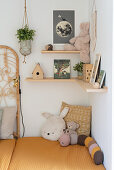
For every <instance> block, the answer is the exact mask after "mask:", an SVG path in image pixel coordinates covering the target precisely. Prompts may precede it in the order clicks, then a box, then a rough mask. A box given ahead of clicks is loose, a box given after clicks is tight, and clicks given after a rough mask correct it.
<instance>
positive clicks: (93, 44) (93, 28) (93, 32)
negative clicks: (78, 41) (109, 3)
mask: <svg viewBox="0 0 114 170" xmlns="http://www.w3.org/2000/svg"><path fill="white" fill-rule="evenodd" d="M90 37H91V45H90V47H91V51H92V52H94V51H95V48H96V41H97V10H96V2H95V0H94V2H93V7H92V14H91V33H90Z"/></svg>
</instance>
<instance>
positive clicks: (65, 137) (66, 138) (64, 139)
mask: <svg viewBox="0 0 114 170" xmlns="http://www.w3.org/2000/svg"><path fill="white" fill-rule="evenodd" d="M59 142H60V145H61V146H68V145H69V144H70V134H69V131H67V130H66V129H64V131H63V134H62V135H61V137H60V138H59Z"/></svg>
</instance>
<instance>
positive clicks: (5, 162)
mask: <svg viewBox="0 0 114 170" xmlns="http://www.w3.org/2000/svg"><path fill="white" fill-rule="evenodd" d="M14 149H15V140H14V139H12V140H0V170H7V169H8V167H9V165H10V162H11V158H12V155H13V152H14Z"/></svg>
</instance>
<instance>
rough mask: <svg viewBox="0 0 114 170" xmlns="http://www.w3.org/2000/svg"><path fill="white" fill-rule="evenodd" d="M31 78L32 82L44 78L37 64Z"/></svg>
mask: <svg viewBox="0 0 114 170" xmlns="http://www.w3.org/2000/svg"><path fill="white" fill-rule="evenodd" d="M32 77H33V79H34V80H42V79H43V78H44V73H43V70H42V68H41V67H40V64H39V63H38V64H37V65H36V67H35V69H34V71H33V73H32Z"/></svg>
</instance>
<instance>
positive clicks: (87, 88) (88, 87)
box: [25, 77, 108, 93]
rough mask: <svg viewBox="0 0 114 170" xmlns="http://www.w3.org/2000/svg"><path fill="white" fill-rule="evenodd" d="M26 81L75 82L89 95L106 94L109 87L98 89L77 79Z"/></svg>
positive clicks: (32, 80) (29, 79) (31, 79)
mask: <svg viewBox="0 0 114 170" xmlns="http://www.w3.org/2000/svg"><path fill="white" fill-rule="evenodd" d="M25 81H28V82H75V83H77V84H78V85H79V86H80V87H81V88H82V89H84V90H85V91H86V92H88V93H106V92H107V91H108V88H107V87H104V88H102V89H96V88H94V87H93V86H92V85H91V84H90V83H86V82H84V81H83V80H78V79H76V78H75V77H73V78H71V79H54V78H52V77H47V78H44V79H42V80H34V79H33V78H31V77H28V78H26V80H25Z"/></svg>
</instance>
